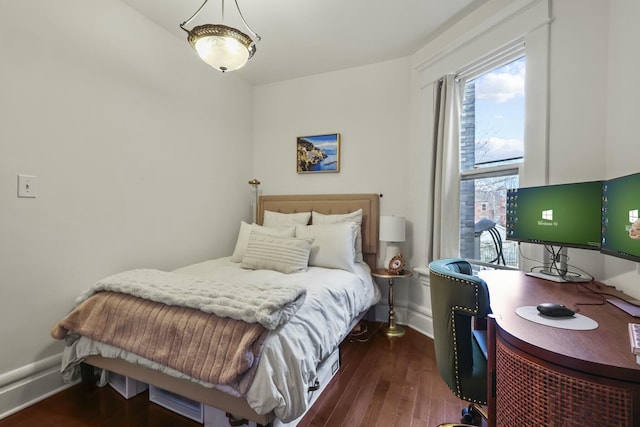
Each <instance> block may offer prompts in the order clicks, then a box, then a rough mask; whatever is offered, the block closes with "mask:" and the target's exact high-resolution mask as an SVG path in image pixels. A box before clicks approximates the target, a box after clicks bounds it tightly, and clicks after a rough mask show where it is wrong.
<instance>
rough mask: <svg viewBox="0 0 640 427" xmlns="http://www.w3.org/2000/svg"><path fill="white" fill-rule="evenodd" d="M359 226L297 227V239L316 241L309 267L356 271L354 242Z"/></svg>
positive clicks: (346, 224)
mask: <svg viewBox="0 0 640 427" xmlns="http://www.w3.org/2000/svg"><path fill="white" fill-rule="evenodd" d="M357 230H358V224H356V223H355V222H352V221H348V222H341V223H336V224H316V225H296V237H301V238H310V239H314V242H313V247H312V248H311V254H310V255H309V265H313V266H316V267H326V268H338V269H341V270H347V271H354V270H355V265H354V259H355V251H354V242H355V239H356V231H357Z"/></svg>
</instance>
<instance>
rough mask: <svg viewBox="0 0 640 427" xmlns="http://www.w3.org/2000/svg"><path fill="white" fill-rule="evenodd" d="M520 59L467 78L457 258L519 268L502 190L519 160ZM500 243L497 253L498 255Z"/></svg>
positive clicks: (510, 184) (513, 179) (512, 182)
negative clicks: (507, 238)
mask: <svg viewBox="0 0 640 427" xmlns="http://www.w3.org/2000/svg"><path fill="white" fill-rule="evenodd" d="M524 73H525V57H524V56H519V57H518V58H517V59H515V60H514V59H513V58H511V62H508V63H506V64H505V63H504V59H503V61H502V63H501V64H494V67H493V68H491V69H490V70H489V71H485V72H483V73H482V74H477V75H475V76H469V77H467V78H466V81H465V85H464V99H463V103H462V112H461V117H460V256H462V257H464V258H469V259H474V260H479V261H483V262H497V263H500V264H502V263H504V264H506V265H507V266H511V267H518V248H517V244H516V243H515V242H508V241H505V219H506V215H505V214H506V190H507V189H508V188H517V187H518V176H519V165H520V164H521V163H522V162H523V160H524V119H525V115H524V97H525V93H524ZM500 245H502V254H501V255H502V257H500V249H499V248H500Z"/></svg>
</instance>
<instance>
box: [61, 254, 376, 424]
mask: <svg viewBox="0 0 640 427" xmlns="http://www.w3.org/2000/svg"><path fill="white" fill-rule="evenodd" d="M356 270H357V271H356V274H353V273H349V272H346V271H343V270H334V269H326V268H318V267H310V268H309V269H308V271H306V272H304V273H294V274H282V273H279V272H275V271H270V270H246V269H242V268H240V266H239V264H238V263H234V262H231V261H230V259H229V258H220V259H217V260H211V261H205V262H202V263H198V264H193V265H190V266H187V267H183V268H179V269H177V270H175V271H174V272H175V273H179V274H185V275H190V276H196V277H204V278H208V279H214V280H218V281H225V280H226V281H229V283H233V282H238V281H245V282H251V281H252V280H255V281H258V282H265V281H272V282H276V281H277V282H278V283H282V284H301V285H302V286H304V288H305V289H306V291H307V295H306V299H305V302H304V304H303V305H302V306H301V307H300V309H299V310H298V311H297V312H296V314H295V315H294V316H293V317H292V318H291V319H290V320H289V321H288V322H287V323H285V324H284V325H282V326H281V327H279V328H277V329H276V330H274V331H272V332H271V333H270V335H269V336H268V337H267V339H266V341H265V346H264V351H263V353H262V356H261V358H260V361H259V364H258V369H257V372H256V376H255V379H254V381H253V383H252V385H251V387H250V388H249V391H248V393H247V396H246V399H247V401H248V403H249V405H250V406H251V407H252V408H253V409H254V410H255V411H256V412H257V413H259V414H267V413H269V412H271V411H273V412H274V413H275V415H276V416H277V417H278V418H280V419H281V420H282V421H284V422H289V421H292V420H294V419H296V418H297V417H298V416H300V415H301V414H303V413H304V411H305V410H306V409H307V408H306V396H307V389H308V387H309V385H312V384H313V383H314V381H315V380H316V367H317V365H318V363H320V362H321V361H322V360H324V359H325V358H326V357H328V356H329V355H330V354H331V353H332V352H333V351H334V350H335V349H336V348H337V346H338V344H340V342H341V341H342V340H343V339H344V337H345V336H346V334H348V332H349V326H350V325H351V323H352V321H353V319H354V318H356V317H357V316H358V315H359V314H360V313H362V312H363V311H365V310H367V309H368V308H369V307H371V306H372V305H374V304H375V303H377V302H378V300H379V299H380V293H379V291H378V288H377V286H376V285H375V284H374V283H373V281H372V279H371V273H370V270H369V267H368V266H367V265H366V264H356ZM90 354H101V355H103V356H106V357H122V358H125V359H127V360H129V361H131V362H134V363H140V364H143V365H147V366H150V367H153V368H155V369H160V370H162V371H164V372H165V373H168V374H170V375H174V376H179V377H184V375H181V374H180V373H178V372H175V371H172V370H170V369H168V368H166V367H162V366H157V364H154V363H150V362H149V361H147V360H143V359H140V358H138V357H137V356H135V355H132V354H126V352H123V351H121V350H118V349H115V348H113V347H110V346H105V345H102V344H100V343H96V342H93V341H91V340H89V339H86V338H84V337H83V338H81V339H80V340H78V341H76V342H75V343H74V345H73V346H70V347H67V348H66V350H65V355H64V359H65V360H64V363H65V364H67V363H68V364H69V365H73V364H75V363H77V362H78V361H81V360H82V358H83V357H85V356H87V355H90ZM222 390H224V388H222ZM225 391H227V390H225Z"/></svg>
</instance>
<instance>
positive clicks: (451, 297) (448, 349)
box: [429, 258, 491, 403]
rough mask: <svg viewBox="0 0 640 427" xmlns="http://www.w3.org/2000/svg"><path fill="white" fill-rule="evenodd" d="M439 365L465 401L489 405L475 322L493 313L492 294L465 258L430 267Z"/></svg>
mask: <svg viewBox="0 0 640 427" xmlns="http://www.w3.org/2000/svg"><path fill="white" fill-rule="evenodd" d="M429 270H430V276H429V283H430V287H431V312H432V315H433V335H434V345H435V351H436V363H437V365H438V370H439V371H440V375H441V376H442V378H443V380H444V381H445V382H446V383H447V385H448V386H449V388H451V390H452V391H453V392H454V393H455V394H456V395H457V396H458V397H459V398H461V399H464V400H468V401H480V403H483V402H486V366H487V361H486V359H485V358H484V357H483V356H482V352H481V351H480V349H479V346H478V344H477V343H476V342H475V339H474V338H473V333H472V327H471V323H472V318H473V317H478V318H486V317H487V315H488V314H490V313H491V308H490V306H489V290H488V288H487V284H486V283H485V282H484V280H482V279H481V278H480V277H477V276H473V271H472V268H471V264H469V262H467V261H466V260H464V259H462V258H450V259H441V260H436V261H433V262H431V263H430V264H429Z"/></svg>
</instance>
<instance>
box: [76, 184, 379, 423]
mask: <svg viewBox="0 0 640 427" xmlns="http://www.w3.org/2000/svg"><path fill="white" fill-rule="evenodd" d="M257 208H258V212H257V218H258V221H257V222H258V223H259V224H262V221H263V218H264V211H265V210H269V211H274V212H281V213H295V212H309V211H316V212H321V213H324V214H344V213H349V212H353V211H356V210H358V209H362V211H363V215H362V252H363V256H364V260H365V262H366V263H367V264H369V266H370V267H371V268H372V269H373V268H376V259H377V252H378V222H379V221H378V220H379V218H380V211H379V198H378V195H377V194H319V195H306V194H305V195H285V196H260V198H259V201H258V207H257ZM364 314H365V313H362V316H364ZM94 367H96V368H102V369H106V370H108V371H111V372H115V373H117V374H120V375H124V376H127V377H130V378H133V379H135V380H138V381H142V382H144V383H147V384H152V385H154V386H156V387H159V388H161V389H164V390H167V391H170V392H172V393H175V394H178V395H180V396H184V397H187V398H189V399H191V400H194V401H197V402H202V403H204V404H205V405H209V406H212V407H214V408H218V409H221V410H223V411H225V412H227V413H229V414H233V415H234V417H237V418H244V419H246V420H250V421H254V422H256V423H257V424H258V425H269V424H270V423H271V422H272V421H273V420H274V419H275V415H274V414H273V413H269V414H265V415H260V414H258V413H257V412H255V411H254V410H253V409H252V408H251V406H249V404H248V403H247V401H246V399H244V398H241V397H235V396H231V395H229V394H227V393H224V392H222V391H220V390H217V389H212V388H207V387H204V386H201V385H199V384H197V383H193V382H191V381H187V380H184V379H180V378H175V377H172V376H170V375H167V374H163V373H162V372H159V371H154V370H152V369H149V368H145V367H143V366H140V365H136V364H132V363H129V362H126V361H124V360H121V359H112V358H106V357H102V356H89V357H87V358H86V359H85V361H84V363H83V365H82V381H83V383H84V384H85V385H86V386H88V387H91V386H94V385H95V374H94V369H93V368H94Z"/></svg>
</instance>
